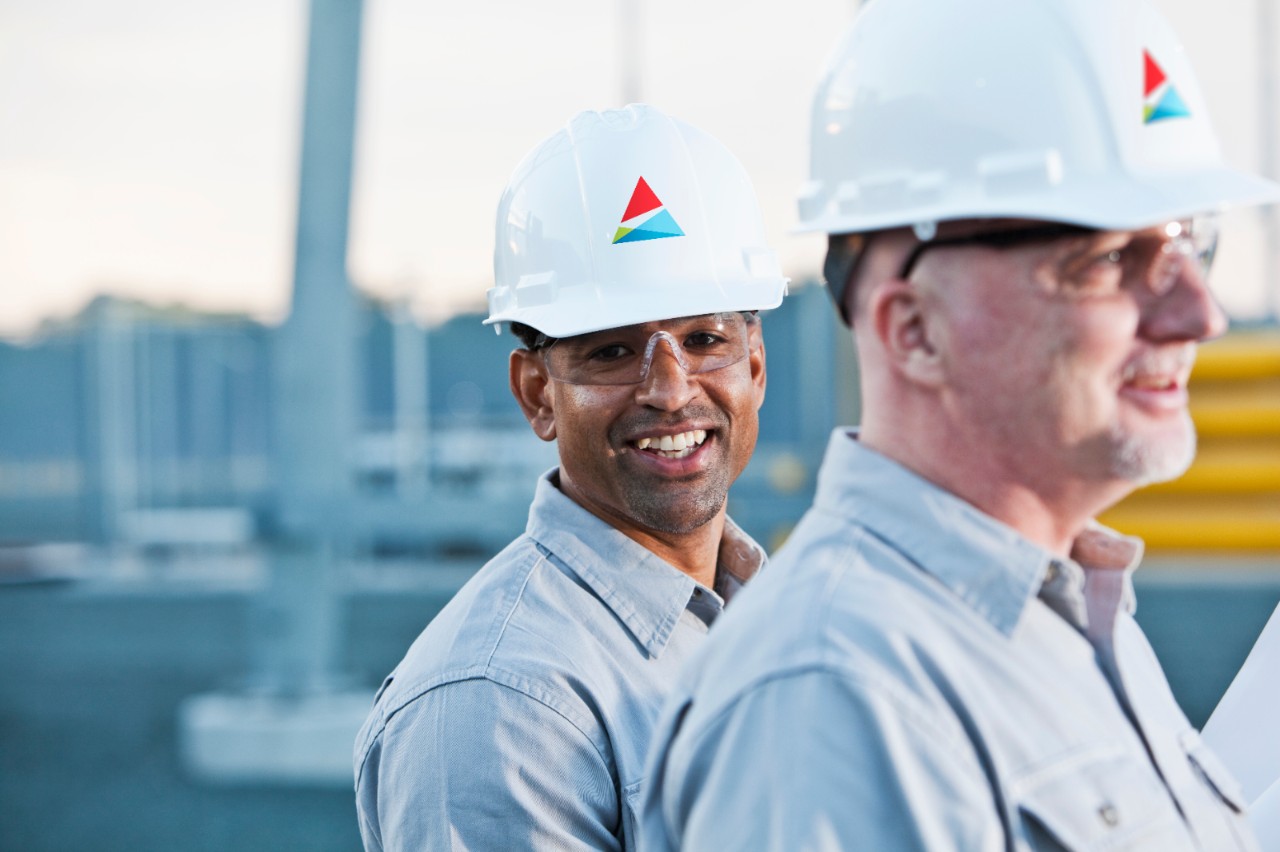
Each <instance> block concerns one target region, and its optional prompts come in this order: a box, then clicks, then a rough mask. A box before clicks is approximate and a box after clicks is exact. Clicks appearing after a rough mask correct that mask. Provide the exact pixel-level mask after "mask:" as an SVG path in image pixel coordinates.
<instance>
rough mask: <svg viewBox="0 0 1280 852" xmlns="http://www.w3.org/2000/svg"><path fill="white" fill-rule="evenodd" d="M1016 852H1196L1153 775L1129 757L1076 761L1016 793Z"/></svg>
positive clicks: (1035, 777)
mask: <svg viewBox="0 0 1280 852" xmlns="http://www.w3.org/2000/svg"><path fill="white" fill-rule="evenodd" d="M1014 802H1015V804H1016V807H1017V811H1018V817H1019V819H1020V820H1021V829H1022V837H1021V842H1020V843H1018V844H1017V847H1016V848H1018V849H1020V850H1025V849H1034V850H1052V849H1070V850H1086V849H1088V850H1121V849H1159V850H1161V852H1175V850H1191V849H1193V848H1194V847H1193V846H1192V845H1191V841H1190V839H1189V837H1188V836H1187V832H1186V829H1185V827H1184V826H1183V824H1182V819H1181V817H1180V816H1179V815H1178V812H1177V809H1176V808H1175V807H1174V804H1173V800H1172V799H1170V798H1169V795H1168V793H1167V792H1166V791H1165V789H1164V786H1163V785H1162V784H1161V783H1160V780H1159V779H1158V778H1157V777H1156V776H1155V773H1154V772H1153V771H1152V770H1151V769H1150V768H1149V767H1148V766H1145V765H1135V761H1134V758H1132V757H1131V756H1129V755H1128V754H1127V753H1126V752H1122V751H1119V750H1116V751H1101V750H1094V751H1090V752H1088V753H1085V754H1081V753H1075V754H1072V755H1070V756H1067V757H1064V758H1063V759H1062V760H1059V761H1056V762H1055V763H1053V764H1051V765H1050V766H1047V767H1044V768H1042V769H1039V770H1037V771H1036V772H1034V773H1032V774H1030V775H1028V776H1026V777H1025V778H1023V779H1022V780H1021V781H1019V782H1018V783H1017V784H1016V785H1015V794H1014Z"/></svg>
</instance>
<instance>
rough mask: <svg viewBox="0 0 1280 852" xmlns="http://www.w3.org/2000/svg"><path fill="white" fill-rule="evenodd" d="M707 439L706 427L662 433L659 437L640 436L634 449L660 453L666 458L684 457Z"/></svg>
mask: <svg viewBox="0 0 1280 852" xmlns="http://www.w3.org/2000/svg"><path fill="white" fill-rule="evenodd" d="M706 440H707V430H706V429H694V430H693V431H691V432H681V433H680V434H679V435H663V436H662V437H661V438H652V437H650V438H640V439H638V440H637V441H636V449H638V450H650V451H652V452H657V453H661V454H662V455H663V456H664V457H666V458H675V459H678V458H684V457H685V456H687V455H689V454H690V453H692V452H693V451H694V450H695V449H697V448H698V447H699V446H701V445H702V443H703V442H704V441H706Z"/></svg>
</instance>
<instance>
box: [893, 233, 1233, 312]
mask: <svg viewBox="0 0 1280 852" xmlns="http://www.w3.org/2000/svg"><path fill="white" fill-rule="evenodd" d="M1035 244H1053V246H1054V251H1053V253H1052V255H1051V257H1050V262H1049V263H1046V264H1043V265H1042V266H1041V267H1040V268H1039V270H1038V273H1037V279H1038V283H1040V284H1041V285H1042V286H1043V287H1044V288H1045V289H1046V290H1048V291H1050V292H1053V293H1057V294H1062V295H1067V296H1071V295H1075V296H1103V295H1110V294H1113V293H1118V292H1119V291H1120V290H1121V289H1122V288H1123V287H1125V286H1126V285H1128V286H1132V285H1133V284H1136V283H1140V284H1141V285H1142V286H1144V287H1145V288H1146V289H1147V290H1149V291H1150V292H1151V293H1153V294H1155V295H1157V296H1163V295H1164V294H1166V293H1168V292H1169V291H1170V290H1171V289H1173V286H1174V284H1176V283H1177V280H1178V276H1179V274H1180V273H1181V271H1182V269H1183V263H1184V262H1186V261H1188V260H1190V261H1192V262H1193V263H1194V264H1196V266H1197V270H1198V271H1199V273H1200V275H1201V276H1208V274H1209V269H1210V267H1211V266H1212V265H1213V258H1214V254H1215V253H1216V252H1217V247H1218V223H1217V217H1215V216H1201V217H1196V218H1194V219H1183V220H1180V221H1176V222H1169V223H1167V224H1165V225H1161V226H1158V227H1155V228H1147V229H1145V230H1141V231H1102V230H1098V229H1095V228H1086V227H1082V226H1079V225H1062V224H1049V225H1034V226H1031V227H1025V228H1011V229H1006V230H998V231H983V232H979V233H976V234H965V235H960V236H954V237H939V238H937V239H933V240H929V241H927V242H922V243H920V244H919V245H917V246H916V247H915V248H914V249H912V251H911V253H910V254H908V255H907V258H906V260H905V261H904V262H903V265H902V272H901V277H902V278H903V279H904V280H905V279H908V278H910V276H911V273H912V272H913V271H914V270H915V268H916V266H917V264H918V263H919V261H920V258H921V257H922V256H923V255H924V254H925V252H927V251H931V250H934V249H940V248H950V247H956V246H973V245H976V246H983V247H986V248H995V249H1012V248H1017V247H1020V246H1025V245H1035Z"/></svg>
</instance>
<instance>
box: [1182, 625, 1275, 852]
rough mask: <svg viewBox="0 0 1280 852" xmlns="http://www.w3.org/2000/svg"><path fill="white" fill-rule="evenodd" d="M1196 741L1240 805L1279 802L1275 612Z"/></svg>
mask: <svg viewBox="0 0 1280 852" xmlns="http://www.w3.org/2000/svg"><path fill="white" fill-rule="evenodd" d="M1201 735H1202V737H1203V739H1204V741H1205V742H1207V743H1208V744H1209V747H1210V748H1212V749H1213V751H1214V753H1215V754H1216V755H1217V756H1218V757H1219V758H1220V759H1221V760H1222V762H1223V763H1225V764H1226V765H1227V768H1228V769H1230V770H1231V773H1232V774H1233V775H1235V777H1236V780H1237V781H1239V782H1240V784H1241V786H1242V787H1243V788H1244V797H1245V800H1246V801H1248V802H1251V803H1252V802H1255V801H1257V800H1258V797H1259V796H1261V795H1262V794H1263V793H1264V792H1266V793H1269V794H1271V795H1272V798H1276V797H1278V796H1280V793H1277V792H1276V790H1275V788H1274V786H1273V785H1274V783H1275V781H1276V780H1277V779H1278V778H1280V607H1276V610H1275V612H1273V613H1271V618H1270V619H1268V621H1267V626H1266V627H1264V628H1262V634H1261V635H1260V636H1258V641H1257V642H1255V643H1254V646H1253V650H1252V651H1250V652H1249V656H1248V658H1247V659H1246V660H1245V661H1244V665H1243V666H1241V667H1240V671H1239V673H1238V674H1236V677H1235V680H1233V681H1231V686H1229V687H1227V692H1226V694H1225V695H1223V696H1222V700H1221V701H1219V702H1218V706H1217V707H1216V708H1215V709H1214V711H1213V715H1212V716H1210V717H1209V721H1208V722H1207V723H1206V724H1205V726H1204V731H1203V732H1202V734H1201ZM1268 788H1271V789H1270V790H1269V789H1268ZM1273 807H1274V806H1273ZM1276 839H1277V840H1278V841H1280V837H1277V838H1276ZM1268 848H1271V847H1268ZM1276 849H1277V852H1280V846H1277V847H1276Z"/></svg>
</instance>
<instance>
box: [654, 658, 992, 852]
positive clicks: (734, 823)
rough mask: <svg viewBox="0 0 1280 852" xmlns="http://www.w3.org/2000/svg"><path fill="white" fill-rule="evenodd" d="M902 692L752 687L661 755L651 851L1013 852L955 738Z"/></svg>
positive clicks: (811, 678) (888, 687)
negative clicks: (1007, 851)
mask: <svg viewBox="0 0 1280 852" xmlns="http://www.w3.org/2000/svg"><path fill="white" fill-rule="evenodd" d="M895 689H898V688H897V687H895V685H894V684H893V683H891V682H887V681H883V682H880V683H875V682H870V681H868V680H867V679H864V678H861V677H859V676H857V675H850V674H849V673H846V672H830V671H823V670H812V671H806V672H802V673H798V674H791V675H787V676H783V677H778V678H776V679H773V680H769V681H766V682H764V683H762V684H760V685H758V686H756V687H755V688H754V689H752V690H751V691H750V692H748V693H746V694H745V695H743V696H741V697H739V698H738V699H737V700H736V701H735V702H734V703H733V704H732V705H731V706H730V707H729V708H727V709H726V710H725V711H724V712H723V713H721V714H719V716H718V717H716V718H715V719H712V720H710V722H709V723H706V724H703V725H702V726H701V727H700V729H699V730H693V729H692V728H690V727H687V726H686V727H685V729H684V730H676V731H674V732H668V733H667V736H669V737H673V739H672V740H671V742H669V743H666V744H662V743H655V749H654V751H653V752H652V753H651V754H652V755H653V757H654V759H655V760H656V761H657V767H658V768H659V769H660V774H659V776H658V777H655V778H653V779H652V784H653V786H652V787H651V788H650V793H651V795H652V796H655V797H657V798H651V799H649V800H647V802H646V822H645V828H646V835H645V837H646V843H647V844H648V845H646V847H645V848H646V849H668V848H675V849H689V850H701V849H735V850H778V852H782V850H786V852H798V851H799V850H805V851H806V852H813V851H814V850H824V851H825V850H831V852H837V850H846V849H875V850H883V851H884V852H890V851H891V850H1003V849H1005V848H1006V844H1005V838H1004V827H1003V821H1002V820H1001V817H1000V812H999V808H998V806H997V805H996V803H995V801H994V799H993V796H992V793H991V788H990V784H989V783H988V781H987V780H986V777H985V774H984V773H983V771H982V768H981V766H980V764H979V761H978V758H977V756H976V754H975V753H974V752H973V750H972V748H971V747H970V746H969V744H968V740H967V738H965V737H963V734H962V731H960V728H959V725H958V724H957V723H956V722H955V720H954V719H949V720H947V721H948V722H949V724H947V723H942V722H940V721H939V720H937V719H931V718H930V715H929V714H928V712H926V708H925V707H924V703H923V702H921V701H919V700H918V699H916V700H912V697H911V696H908V695H903V694H901V693H900V692H899V693H897V694H895ZM694 715H695V714H688V716H687V717H686V718H688V719H690V720H692V719H693V717H694ZM677 726H678V721H677Z"/></svg>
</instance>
